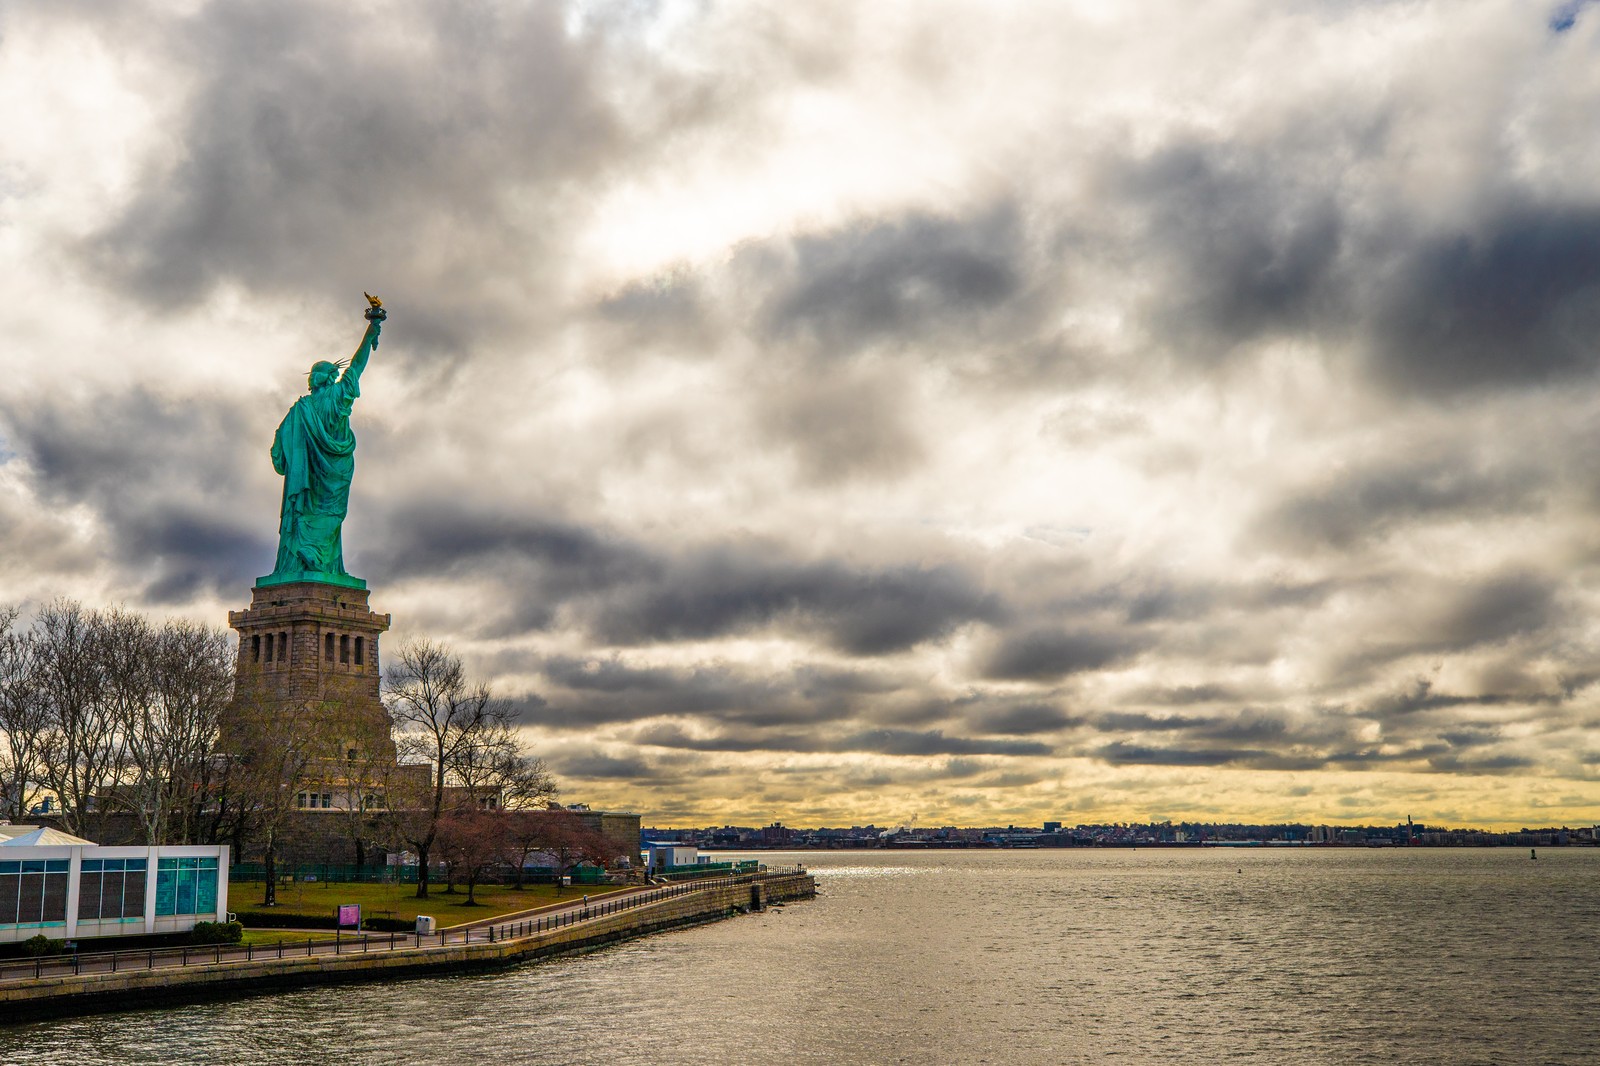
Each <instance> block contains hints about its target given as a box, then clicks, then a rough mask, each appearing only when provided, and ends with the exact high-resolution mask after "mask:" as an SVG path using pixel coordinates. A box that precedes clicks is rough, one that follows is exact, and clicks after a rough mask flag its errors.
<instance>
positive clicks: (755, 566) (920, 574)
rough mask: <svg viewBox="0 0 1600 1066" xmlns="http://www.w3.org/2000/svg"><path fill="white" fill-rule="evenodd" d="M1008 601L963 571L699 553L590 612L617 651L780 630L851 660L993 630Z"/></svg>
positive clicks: (730, 550) (742, 548) (756, 553)
mask: <svg viewBox="0 0 1600 1066" xmlns="http://www.w3.org/2000/svg"><path fill="white" fill-rule="evenodd" d="M1000 614H1001V606H1000V603H999V600H998V599H997V598H996V597H995V596H994V595H992V594H991V593H989V592H987V591H986V590H985V589H983V588H982V586H980V585H979V584H978V582H977V581H976V580H975V579H974V578H973V577H972V576H970V575H969V574H967V573H966V572H965V571H963V570H961V569H959V568H957V567H955V566H933V567H918V566H901V567H887V568H882V569H876V570H860V569H853V568H850V567H847V566H844V565H843V564H840V563H833V562H818V563H788V562H785V561H783V559H782V558H781V556H777V557H775V556H774V555H773V554H769V553H767V552H763V551H760V550H758V549H757V548H755V547H753V546H746V545H728V546H726V547H723V548H720V549H717V550H708V551H703V552H697V553H693V554H691V555H689V556H687V557H685V558H684V559H682V560H678V561H676V562H675V564H674V565H673V566H671V567H670V568H663V569H662V570H661V571H658V573H657V575H656V578H655V580H652V581H647V582H642V583H639V584H636V585H632V586H627V587H623V588H620V589H616V590H613V592H612V593H611V594H610V595H608V596H607V597H605V599H604V600H603V602H601V603H600V604H598V605H597V607H596V608H595V609H594V610H593V611H592V612H591V613H589V619H590V626H591V628H592V630H593V631H594V632H595V633H596V635H597V636H599V637H601V638H602V639H604V640H607V641H609V642H612V643H615V644H643V643H649V642H654V641H673V640H695V639H704V638H709V637H715V636H723V635H727V634H730V633H741V632H753V631H758V630H760V629H763V628H766V627H769V626H776V627H778V628H780V629H787V630H790V631H798V632H806V633H812V634H815V635H816V636H817V637H819V638H820V639H822V640H824V641H825V642H826V643H828V644H829V645H830V646H832V647H834V648H836V649H838V650H840V651H843V652H845V653H847V654H850V655H861V656H867V655H882V654H887V653H891V652H896V651H903V650H905V649H907V648H910V647H914V646H915V645H917V644H920V643H922V642H924V641H929V640H938V639H940V638H942V637H945V636H948V635H949V634H950V633H951V632H952V631H954V630H955V629H956V628H957V627H959V626H962V625H965V624H967V623H969V622H975V621H991V620H994V619H996V618H998V617H999V616H1000Z"/></svg>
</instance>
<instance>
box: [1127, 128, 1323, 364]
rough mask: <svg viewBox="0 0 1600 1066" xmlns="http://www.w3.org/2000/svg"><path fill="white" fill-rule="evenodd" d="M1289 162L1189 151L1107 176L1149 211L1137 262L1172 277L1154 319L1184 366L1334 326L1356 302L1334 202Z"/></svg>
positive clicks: (1170, 151) (1234, 147)
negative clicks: (1343, 264) (1343, 263)
mask: <svg viewBox="0 0 1600 1066" xmlns="http://www.w3.org/2000/svg"><path fill="white" fill-rule="evenodd" d="M1279 152H1282V153H1284V154H1288V155H1292V154H1293V153H1294V149H1293V148H1292V147H1288V146H1284V145H1272V146H1271V148H1270V149H1268V150H1261V149H1252V148H1251V147H1249V146H1246V145H1242V144H1178V145H1173V146H1170V147H1167V148H1163V149H1161V150H1160V151H1158V152H1156V153H1155V154H1154V155H1153V156H1150V157H1148V158H1143V159H1138V160H1134V161H1126V162H1123V163H1120V164H1117V165H1115V166H1113V167H1112V168H1111V169H1110V170H1109V171H1108V181H1109V183H1110V184H1111V185H1113V186H1114V190H1113V195H1119V196H1122V197H1126V198H1127V200H1129V201H1131V202H1132V203H1134V204H1137V205H1139V207H1140V208H1141V209H1142V210H1141V212H1140V213H1141V216H1142V222H1141V225H1140V233H1139V235H1138V236H1137V238H1135V240H1134V241H1133V243H1132V244H1131V245H1130V246H1129V247H1128V248H1127V251H1128V252H1129V253H1130V254H1132V255H1134V256H1137V257H1138V258H1139V259H1140V260H1141V267H1143V268H1145V269H1148V268H1149V267H1150V266H1163V267H1164V268H1165V270H1166V271H1167V272H1168V274H1169V276H1168V278H1167V285H1166V286H1164V288H1163V302H1162V304H1161V305H1160V306H1159V307H1157V308H1154V309H1153V310H1152V312H1151V313H1152V316H1153V319H1154V321H1155V322H1156V323H1157V324H1158V327H1159V328H1160V329H1161V330H1162V331H1163V332H1164V333H1167V334H1169V335H1171V336H1172V337H1173V338H1174V344H1173V347H1174V350H1175V351H1176V352H1177V353H1178V354H1179V355H1181V356H1182V357H1183V358H1185V359H1200V360H1201V361H1211V360H1214V359H1216V358H1219V357H1221V356H1226V355H1228V354H1229V353H1230V352H1231V351H1232V349H1233V347H1234V346H1235V345H1237V344H1239V343H1241V342H1244V341H1247V340H1252V339H1255V338H1257V337H1260V336H1263V335H1270V334H1275V333H1293V332H1300V331H1305V330H1308V329H1310V328H1312V327H1313V326H1327V325H1328V324H1329V323H1330V321H1331V320H1332V319H1333V318H1334V312H1335V311H1336V310H1337V309H1338V308H1340V307H1341V306H1344V305H1345V304H1346V301H1347V300H1348V293H1347V291H1346V287H1345V285H1344V282H1343V279H1342V276H1341V273H1340V270H1339V260H1340V254H1341V249H1342V245H1343V242H1344V240H1345V224H1344V220H1343V216H1342V213H1341V211H1340V210H1339V206H1338V203H1337V199H1336V196H1335V191H1334V189H1333V188H1332V187H1330V186H1327V185H1324V184H1321V183H1319V182H1318V181H1316V180H1303V179H1300V178H1299V177H1298V176H1297V175H1296V173H1295V171H1294V169H1293V168H1286V167H1285V166H1284V159H1283V158H1282V157H1281V156H1280V155H1278V154H1275V153H1279Z"/></svg>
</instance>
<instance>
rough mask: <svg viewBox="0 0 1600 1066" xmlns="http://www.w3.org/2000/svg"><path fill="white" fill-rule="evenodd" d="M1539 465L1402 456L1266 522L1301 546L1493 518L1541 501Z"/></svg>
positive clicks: (1324, 488) (1288, 502) (1304, 495)
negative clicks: (1427, 524)
mask: <svg viewBox="0 0 1600 1066" xmlns="http://www.w3.org/2000/svg"><path fill="white" fill-rule="evenodd" d="M1540 488H1541V486H1540V476H1539V473H1538V471H1536V470H1529V469H1522V468H1519V467H1518V466H1516V465H1514V464H1512V463H1506V464H1503V465H1498V466H1496V467H1494V468H1490V469H1481V468H1478V467H1477V466H1475V465H1474V463H1473V460H1472V459H1471V458H1470V457H1468V456H1456V457H1453V458H1450V459H1432V460H1428V461H1425V462H1400V463H1397V464H1395V465H1392V466H1376V467H1373V468H1369V469H1365V470H1358V471H1355V472H1353V473H1349V474H1344V475H1341V476H1340V477H1339V478H1338V479H1336V480H1334V481H1331V482H1329V483H1327V484H1323V485H1319V486H1316V487H1314V488H1311V489H1308V490H1305V491H1302V492H1300V493H1297V494H1295V495H1292V496H1290V497H1288V498H1287V499H1284V500H1282V501H1279V502H1278V503H1276V504H1274V505H1273V506H1272V509H1271V510H1270V511H1269V512H1268V513H1267V514H1266V515H1264V516H1263V518H1262V520H1261V522H1260V523H1259V528H1260V529H1261V531H1262V532H1263V534H1264V535H1265V536H1267V537H1268V538H1269V539H1271V540H1274V541H1278V542H1282V543H1285V544H1287V545H1290V546H1293V547H1299V548H1312V549H1315V548H1333V549H1337V550H1343V549H1348V548H1351V547H1354V546H1356V545H1359V544H1361V543H1362V542H1364V541H1369V540H1376V539H1380V538H1382V537H1384V536H1386V535H1387V534H1389V533H1391V532H1393V531H1395V530H1396V529H1403V528H1405V527H1408V526H1412V525H1416V524H1418V523H1423V522H1434V521H1441V520H1446V521H1447V520H1454V519H1465V518H1473V517H1491V516H1494V515H1501V514H1508V513H1515V512H1519V511H1523V510H1527V509H1529V508H1531V507H1533V506H1535V503H1536V500H1537V495H1538V493H1539V491H1540Z"/></svg>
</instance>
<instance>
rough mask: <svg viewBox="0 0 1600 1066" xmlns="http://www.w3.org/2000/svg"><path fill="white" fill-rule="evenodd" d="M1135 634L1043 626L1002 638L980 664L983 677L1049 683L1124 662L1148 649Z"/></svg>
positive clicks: (1140, 637) (1145, 641)
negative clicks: (1070, 675)
mask: <svg viewBox="0 0 1600 1066" xmlns="http://www.w3.org/2000/svg"><path fill="white" fill-rule="evenodd" d="M1149 643H1150V641H1149V639H1148V638H1146V637H1143V636H1140V635H1138V634H1130V633H1124V632H1118V631H1113V630H1096V629H1071V630H1068V629H1054V628H1049V627H1042V628H1037V629H1031V630H1026V631H1023V632H1020V633H1015V634H1006V635H1004V636H1002V637H1001V638H1000V639H999V640H998V642H997V643H996V645H995V646H994V648H993V649H992V650H991V651H990V652H989V653H988V655H987V656H986V657H985V658H984V661H983V663H982V672H983V676H984V677H987V678H992V679H1003V680H1008V681H1051V680H1055V679H1057V678H1062V677H1066V676H1067V675H1069V674H1078V673H1083V672H1084V671H1088V670H1098V669H1101V668H1102V667H1106V666H1110V665H1112V664H1114V663H1119V662H1123V661H1126V660H1128V659H1131V658H1133V657H1134V656H1136V655H1138V654H1139V653H1140V652H1141V651H1143V650H1144V649H1145V648H1146V647H1148V646H1149Z"/></svg>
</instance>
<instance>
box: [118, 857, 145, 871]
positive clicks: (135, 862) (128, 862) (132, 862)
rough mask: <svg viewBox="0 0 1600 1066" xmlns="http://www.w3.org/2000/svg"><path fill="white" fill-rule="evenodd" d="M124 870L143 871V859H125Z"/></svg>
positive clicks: (123, 861)
mask: <svg viewBox="0 0 1600 1066" xmlns="http://www.w3.org/2000/svg"><path fill="white" fill-rule="evenodd" d="M122 868H123V869H124V870H143V869H144V868H145V862H144V860H143V859H123V860H122Z"/></svg>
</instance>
